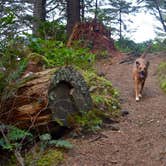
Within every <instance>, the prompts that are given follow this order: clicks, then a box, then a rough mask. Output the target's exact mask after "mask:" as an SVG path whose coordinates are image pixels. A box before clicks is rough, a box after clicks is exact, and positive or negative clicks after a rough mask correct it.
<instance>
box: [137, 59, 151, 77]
mask: <svg viewBox="0 0 166 166" xmlns="http://www.w3.org/2000/svg"><path fill="white" fill-rule="evenodd" d="M135 63H136V67H137V71H138V73H139V76H140V78H145V77H146V75H147V69H148V66H149V62H146V63H142V62H140V61H136V62H135Z"/></svg>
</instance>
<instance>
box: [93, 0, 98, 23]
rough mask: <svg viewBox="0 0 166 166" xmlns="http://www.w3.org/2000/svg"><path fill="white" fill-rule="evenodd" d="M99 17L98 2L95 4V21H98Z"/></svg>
mask: <svg viewBox="0 0 166 166" xmlns="http://www.w3.org/2000/svg"><path fill="white" fill-rule="evenodd" d="M97 16H98V0H96V2H95V18H94V19H95V21H96V20H97Z"/></svg>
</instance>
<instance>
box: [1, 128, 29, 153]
mask: <svg viewBox="0 0 166 166" xmlns="http://www.w3.org/2000/svg"><path fill="white" fill-rule="evenodd" d="M0 128H1V129H2V130H3V132H4V133H5V136H4V135H3V134H2V135H3V137H1V138H0V146H1V147H2V148H3V149H6V150H9V151H12V150H14V149H16V148H18V147H21V146H22V144H21V143H20V141H21V140H22V139H25V138H32V134H31V133H29V132H27V131H24V130H21V129H19V128H17V127H15V126H4V125H1V126H0ZM2 130H1V131H2Z"/></svg>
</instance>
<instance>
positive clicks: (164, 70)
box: [158, 62, 166, 93]
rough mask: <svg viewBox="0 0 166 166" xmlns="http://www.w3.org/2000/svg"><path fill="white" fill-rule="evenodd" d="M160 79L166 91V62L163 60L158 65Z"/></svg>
mask: <svg viewBox="0 0 166 166" xmlns="http://www.w3.org/2000/svg"><path fill="white" fill-rule="evenodd" d="M158 79H159V82H160V87H161V89H162V90H163V91H164V92H165V93H166V62H161V63H160V64H159V66H158Z"/></svg>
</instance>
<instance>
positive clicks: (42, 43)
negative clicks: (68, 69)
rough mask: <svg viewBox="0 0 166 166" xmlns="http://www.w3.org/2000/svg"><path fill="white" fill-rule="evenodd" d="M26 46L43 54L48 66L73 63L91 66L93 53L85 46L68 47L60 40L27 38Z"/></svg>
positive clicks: (85, 67) (74, 64)
mask: <svg viewBox="0 0 166 166" xmlns="http://www.w3.org/2000/svg"><path fill="white" fill-rule="evenodd" d="M29 41H30V42H29V44H28V47H29V48H30V49H31V50H32V52H34V53H38V54H40V55H43V56H44V57H45V58H46V59H47V61H48V67H54V66H64V65H73V66H78V67H80V68H82V69H87V68H90V67H92V65H93V63H94V60H95V55H94V54H92V53H90V52H89V50H87V49H85V48H68V47H66V45H65V44H64V43H63V42H61V41H52V40H43V39H41V38H34V37H30V38H29Z"/></svg>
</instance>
